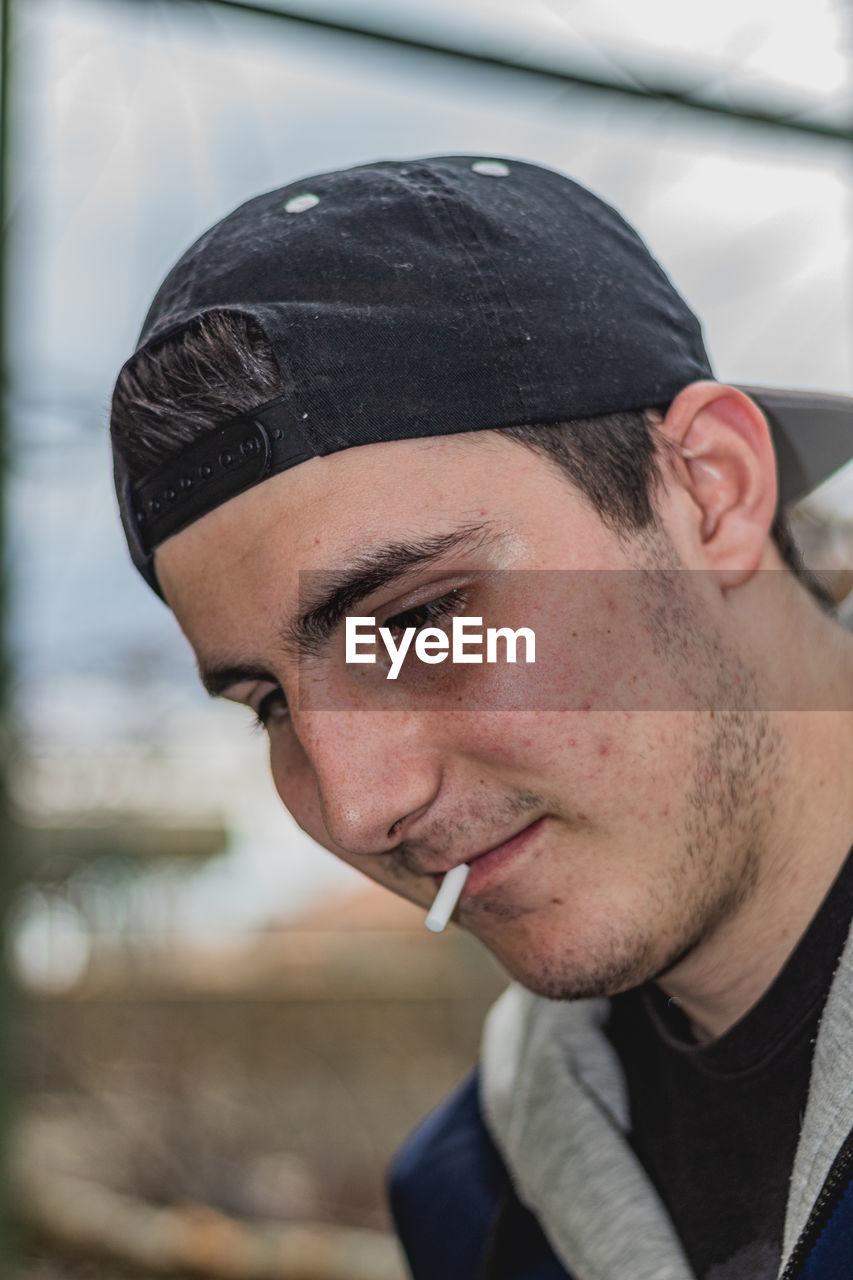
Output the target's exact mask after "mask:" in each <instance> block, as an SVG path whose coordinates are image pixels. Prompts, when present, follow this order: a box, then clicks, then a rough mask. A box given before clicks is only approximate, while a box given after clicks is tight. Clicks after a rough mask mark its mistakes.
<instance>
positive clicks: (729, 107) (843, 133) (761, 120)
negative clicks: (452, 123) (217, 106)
mask: <svg viewBox="0 0 853 1280" xmlns="http://www.w3.org/2000/svg"><path fill="white" fill-rule="evenodd" d="M134 2H135V3H137V4H140V3H141V4H143V5H145V4H149V3H150V0H134ZM174 2H175V0H173V3H174ZM183 3H184V4H186V5H188V4H205V5H210V6H211V7H216V8H220V9H231V10H233V11H234V12H240V13H248V14H256V15H259V16H263V17H267V18H278V19H280V20H282V21H286V22H291V23H298V24H299V25H300V26H304V27H313V28H314V29H315V30H321V31H332V32H338V33H339V34H343V35H350V36H360V37H362V38H364V39H367V40H371V41H373V42H374V43H380V44H386V45H389V46H391V47H393V48H397V49H412V50H415V51H418V52H421V53H432V54H438V55H441V56H443V57H445V58H452V59H454V60H455V61H456V62H458V63H464V64H466V65H468V66H471V65H480V66H485V67H497V68H500V69H501V70H503V71H519V72H522V73H525V74H527V75H531V76H536V77H538V78H539V79H540V80H545V81H550V82H551V83H552V84H562V85H575V86H577V87H579V88H582V89H590V90H593V91H598V92H603V93H607V94H609V95H610V96H611V97H612V96H613V95H614V94H615V95H616V96H621V97H627V98H633V99H634V100H635V101H636V100H637V99H638V98H640V99H644V100H645V101H647V102H658V103H666V104H669V105H671V106H674V107H682V108H685V109H687V110H690V111H694V112H702V113H704V114H706V115H713V116H717V117H718V118H721V119H726V120H733V121H737V122H738V123H742V124H753V125H760V126H764V127H770V128H772V129H775V130H777V131H778V130H782V131H787V132H792V133H796V134H800V135H803V134H805V135H810V136H812V137H817V138H830V139H834V140H836V141H841V142H848V143H849V142H853V126H851V125H850V124H837V125H836V124H833V123H831V122H830V121H822V120H803V119H800V118H798V117H797V116H796V115H794V114H792V113H786V112H784V111H772V110H770V109H761V108H760V107H751V106H747V105H746V104H742V105H737V104H732V103H727V102H715V101H714V100H713V99H710V98H700V97H697V96H696V94H695V92H694V91H693V90H692V89H691V86H690V85H689V84H676V83H670V84H664V83H659V84H652V83H641V82H640V78H639V77H636V76H634V77H633V83H632V82H631V81H627V82H622V81H619V80H607V79H605V78H603V77H599V76H589V75H586V74H584V73H582V72H580V71H573V70H572V69H571V68H570V67H566V68H565V69H563V68H554V67H546V66H538V65H536V64H534V63H530V62H525V61H523V60H522V59H520V58H518V59H516V58H511V57H506V56H501V55H498V54H490V53H483V52H477V51H474V50H467V49H458V48H454V47H453V45H451V44H445V43H443V42H441V41H438V40H427V39H420V38H418V37H417V36H405V35H398V34H395V33H394V32H389V31H382V30H380V29H379V28H378V27H371V26H369V25H363V24H361V23H357V22H338V21H336V20H334V19H330V18H321V17H312V16H311V15H309V14H305V13H299V12H296V11H293V10H289V9H285V8H284V7H283V5H277V4H274V3H262V2H261V0H183ZM628 73H629V74H630V68H629V69H628Z"/></svg>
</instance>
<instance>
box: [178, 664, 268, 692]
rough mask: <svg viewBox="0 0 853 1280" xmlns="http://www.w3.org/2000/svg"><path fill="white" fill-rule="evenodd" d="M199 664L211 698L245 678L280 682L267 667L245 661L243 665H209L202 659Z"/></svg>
mask: <svg viewBox="0 0 853 1280" xmlns="http://www.w3.org/2000/svg"><path fill="white" fill-rule="evenodd" d="M197 666H198V674H199V679H200V680H201V683H202V685H203V686H204V688H205V689H206V690H207V692H208V693H209V694H210V696H211V698H218V697H219V695H220V694H221V693H223V692H224V691H225V690H226V689H230V688H231V686H232V685H234V684H241V683H242V682H243V681H244V680H266V681H269V683H270V684H278V680H277V678H276V677H275V676H274V675H272V674H271V673H270V672H269V671H268V670H267V668H266V667H260V666H255V665H251V664H245V663H244V664H242V665H234V664H229V663H222V664H220V665H217V664H211V665H210V666H207V665H203V664H202V662H201V661H199V662H198V663H197Z"/></svg>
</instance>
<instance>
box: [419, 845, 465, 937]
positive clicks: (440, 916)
mask: <svg viewBox="0 0 853 1280" xmlns="http://www.w3.org/2000/svg"><path fill="white" fill-rule="evenodd" d="M470 870H471V868H470V867H469V866H468V863H467V862H460V863H459V866H458V867H452V868H451V869H450V871H448V872H447V874H446V875H445V877H444V879H443V880H442V882H441V885H440V887H439V890H438V893H437V894H436V895H435V901H434V902H433V904H432V906H431V907H430V910H429V915H428V916H427V918H426V927H427V928H428V929H432V931H433V933H441V931H442V929H443V928H444V926H445V925H446V924H447V922H448V920H449V919H450V917H451V916H452V915H453V912H454V910H455V909H456V904H457V902H458V901H459V895H460V894H461V893H462V890H463V889H464V888H465V881H466V880H467V879H468V872H469V871H470Z"/></svg>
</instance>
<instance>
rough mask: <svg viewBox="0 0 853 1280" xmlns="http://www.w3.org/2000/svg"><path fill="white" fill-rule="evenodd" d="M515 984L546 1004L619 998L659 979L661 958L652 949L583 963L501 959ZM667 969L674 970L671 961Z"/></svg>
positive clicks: (543, 958)
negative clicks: (619, 995)
mask: <svg viewBox="0 0 853 1280" xmlns="http://www.w3.org/2000/svg"><path fill="white" fill-rule="evenodd" d="M498 959H500V961H501V963H502V965H503V967H504V968H505V969H506V970H507V972H508V973H509V976H510V977H511V978H512V979H513V980H514V981H515V982H518V983H520V984H521V986H523V987H526V988H527V990H528V991H532V992H533V994H534V995H537V996H543V997H544V998H545V999H546V1000H592V999H598V998H601V997H606V996H615V995H618V994H619V993H620V992H621V991H629V990H630V989H631V988H633V987H639V986H642V985H643V984H644V983H646V982H649V981H651V980H652V979H654V978H655V976H656V975H657V973H658V972H659V971H660V968H661V956H660V954H655V952H654V950H653V948H652V947H651V946H641V947H639V948H637V947H634V948H631V949H629V950H627V951H626V952H625V953H623V954H622V955H615V954H613V952H612V951H611V952H609V953H608V954H606V955H603V956H592V955H591V954H588V955H586V956H585V957H584V958H583V960H577V959H575V960H569V959H567V958H566V957H563V956H550V955H547V954H540V955H538V956H530V955H529V954H528V955H525V956H523V957H515V956H499V957H498ZM664 967H665V968H670V967H671V966H670V963H669V962H668V961H667V962H666V964H665V966H664Z"/></svg>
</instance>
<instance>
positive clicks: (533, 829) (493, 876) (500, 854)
mask: <svg viewBox="0 0 853 1280" xmlns="http://www.w3.org/2000/svg"><path fill="white" fill-rule="evenodd" d="M546 821H547V815H544V816H543V817H541V818H537V819H536V820H535V821H534V822H531V823H529V824H528V826H526V827H523V828H522V830H521V831H517V832H516V833H515V835H512V836H508V837H507V839H506V840H502V841H501V843H500V844H496V845H492V846H491V847H490V848H488V849H483V850H482V851H481V852H480V853H473V854H471V855H470V856H469V857H467V858H457V859H456V861H455V862H454V863H452V864H451V865H452V866H459V865H460V864H461V863H462V862H467V863H468V865H469V866H470V868H471V870H470V872H469V873H468V879H467V880H466V882H465V888H464V889H463V890H462V899H463V900H464V899H465V898H469V897H472V896H473V895H474V894H476V893H479V892H480V891H481V890H482V889H485V888H487V887H489V886H490V885H491V884H492V883H494V882H495V881H497V880H498V879H499V878H500V877H501V876H502V875H503V873H504V872H505V871H506V870H508V869H509V867H510V866H511V865H512V864H514V862H515V861H516V859H518V858H519V857H520V856H521V855H522V854H523V853H524V852H525V851H526V850H527V848H528V846H529V845H530V844H531V842H532V841H533V840H535V839H536V837H537V836H538V835H539V832H540V831H541V829H542V827H543V826H544V824H545V822H546ZM450 869H451V868H450V867H446V868H445V869H444V870H443V871H438V872H434V873H433V878H434V880H435V882H436V886H438V885H440V884H441V882H442V880H443V879H444V877H445V874H446V873H447V872H448V871H449V870H450Z"/></svg>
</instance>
